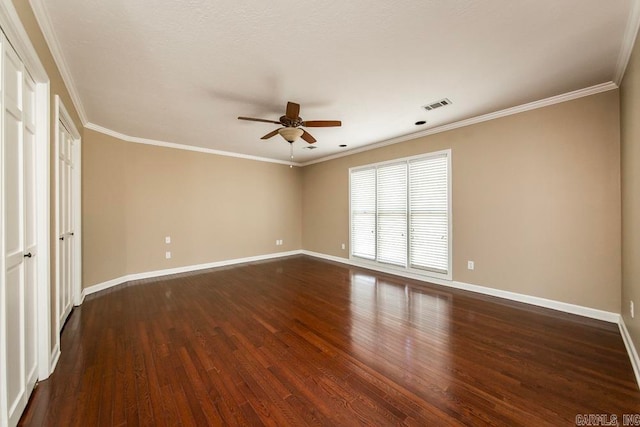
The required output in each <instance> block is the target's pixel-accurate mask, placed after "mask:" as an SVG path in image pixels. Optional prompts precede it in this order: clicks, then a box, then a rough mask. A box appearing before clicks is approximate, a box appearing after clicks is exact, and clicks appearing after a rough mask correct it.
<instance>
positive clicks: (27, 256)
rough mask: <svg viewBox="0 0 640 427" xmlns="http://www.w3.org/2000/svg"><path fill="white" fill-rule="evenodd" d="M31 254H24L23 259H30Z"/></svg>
mask: <svg viewBox="0 0 640 427" xmlns="http://www.w3.org/2000/svg"><path fill="white" fill-rule="evenodd" d="M32 256H33V254H32V253H31V252H29V253H26V254H24V257H25V258H31V257H32Z"/></svg>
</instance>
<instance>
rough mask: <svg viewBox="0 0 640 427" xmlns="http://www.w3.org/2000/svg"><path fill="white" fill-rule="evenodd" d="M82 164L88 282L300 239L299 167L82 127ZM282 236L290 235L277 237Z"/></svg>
mask: <svg viewBox="0 0 640 427" xmlns="http://www.w3.org/2000/svg"><path fill="white" fill-rule="evenodd" d="M82 163H83V189H82V191H83V193H82V195H83V197H82V199H83V204H82V208H83V237H84V239H83V244H84V249H83V285H84V287H87V286H91V285H95V284H99V283H102V282H104V281H107V280H110V279H115V278H118V277H122V276H124V275H125V274H132V273H143V272H149V271H156V270H162V269H167V268H174V267H182V266H189V265H197V264H203V263H209V262H214V261H222V260H228V259H236V258H243V257H250V256H256V255H264V254H269V253H274V252H285V251H291V250H296V249H300V248H301V206H302V202H301V190H302V189H301V179H300V170H299V169H298V168H293V169H290V168H289V167H288V166H285V165H280V164H274V163H265V162H257V161H253V160H245V159H239V158H233V157H223V156H217V155H211V154H203V153H196V152H191V151H184V150H176V149H171V148H162V147H156V146H151V145H144V144H134V143H129V142H124V141H121V140H119V139H116V138H113V137H110V136H107V135H104V134H101V133H97V132H94V131H91V130H85V132H84V138H83V151H82ZM165 236H171V244H168V245H167V244H165V243H164V238H165ZM277 239H282V240H283V241H284V244H283V245H282V246H276V245H275V241H276V240H277ZM165 251H171V252H172V258H171V259H170V260H166V259H165Z"/></svg>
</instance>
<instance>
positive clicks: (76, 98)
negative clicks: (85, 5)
mask: <svg viewBox="0 0 640 427" xmlns="http://www.w3.org/2000/svg"><path fill="white" fill-rule="evenodd" d="M29 4H30V5H31V9H32V10H33V14H34V15H35V17H36V21H38V25H39V26H40V30H41V31H42V35H43V36H44V39H45V41H46V42H47V46H49V50H50V51H51V55H52V56H53V60H54V61H55V63H56V65H57V66H58V70H59V71H60V75H61V76H62V80H63V81H64V84H65V86H66V87H67V91H68V92H69V96H71V102H73V106H74V107H75V109H76V111H77V112H78V116H79V117H80V121H81V122H82V124H83V125H85V124H86V123H88V119H87V114H86V112H85V110H84V107H83V105H82V101H81V99H80V95H79V94H78V91H77V90H76V85H75V83H74V81H73V77H72V75H71V72H70V71H69V67H68V66H67V63H66V61H65V59H64V55H63V54H62V49H61V48H60V44H59V43H58V38H57V37H56V34H55V32H54V31H53V25H52V24H51V19H50V18H49V14H48V13H47V9H46V7H45V5H44V2H43V0H29Z"/></svg>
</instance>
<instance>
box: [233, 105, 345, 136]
mask: <svg viewBox="0 0 640 427" xmlns="http://www.w3.org/2000/svg"><path fill="white" fill-rule="evenodd" d="M299 114H300V104H296V103H295V102H287V110H286V112H285V115H284V116H282V117H280V121H275V120H268V119H255V118H253V117H238V120H250V121H254V122H265V123H273V124H276V125H281V126H283V127H281V128H279V129H276V130H274V131H272V132H269V133H268V134H266V135H265V136H263V137H262V138H260V139H269V138H271V137H272V136H275V135H277V134H280V136H282V137H283V138H284V139H285V140H286V141H287V142H289V143H290V144H293V142H294V141H295V140H296V139H298V138H300V137H302V139H304V140H305V141H307V142H308V143H309V144H313V143H314V142H316V139H315V138H314V137H313V136H311V134H310V133H309V132H307V131H306V130H304V129H300V127H301V126H302V127H310V128H313V127H315V128H320V127H333V126H342V122H341V121H339V120H307V121H305V120H302V118H301V117H299Z"/></svg>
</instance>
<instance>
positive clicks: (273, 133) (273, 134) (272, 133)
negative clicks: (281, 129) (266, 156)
mask: <svg viewBox="0 0 640 427" xmlns="http://www.w3.org/2000/svg"><path fill="white" fill-rule="evenodd" d="M277 134H278V129H276V130H274V131H273V132H269V133H268V134H266V135H265V136H263V137H262V138H260V139H269V138H271V137H272V136H276V135H277Z"/></svg>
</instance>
